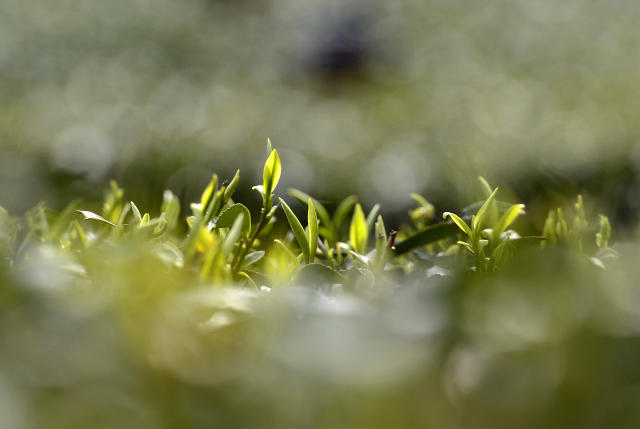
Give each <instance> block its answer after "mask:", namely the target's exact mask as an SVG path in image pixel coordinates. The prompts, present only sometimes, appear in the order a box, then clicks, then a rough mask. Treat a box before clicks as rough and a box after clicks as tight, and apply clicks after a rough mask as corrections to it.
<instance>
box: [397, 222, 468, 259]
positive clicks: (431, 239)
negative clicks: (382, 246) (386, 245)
mask: <svg viewBox="0 0 640 429" xmlns="http://www.w3.org/2000/svg"><path fill="white" fill-rule="evenodd" d="M459 231H460V228H458V226H457V224H453V223H439V224H437V225H431V226H428V227H427V228H425V229H423V230H422V231H420V232H418V233H417V234H414V235H412V236H411V237H409V238H407V239H406V240H404V241H402V242H400V243H396V244H395V246H394V248H395V250H394V252H393V253H394V254H395V255H402V254H404V253H407V252H410V251H412V250H413V249H417V248H419V247H422V246H426V245H427V244H431V243H435V242H436V241H440V240H442V239H445V238H448V237H451V236H454V235H456V234H457V233H458V232H459Z"/></svg>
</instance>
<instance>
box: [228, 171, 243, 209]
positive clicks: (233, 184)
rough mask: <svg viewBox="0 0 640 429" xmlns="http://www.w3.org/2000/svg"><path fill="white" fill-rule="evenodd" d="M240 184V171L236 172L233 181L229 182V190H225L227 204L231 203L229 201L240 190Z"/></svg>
mask: <svg viewBox="0 0 640 429" xmlns="http://www.w3.org/2000/svg"><path fill="white" fill-rule="evenodd" d="M238 183H240V170H237V171H236V174H235V175H234V176H233V179H231V182H229V185H227V188H226V189H225V190H224V202H225V203H226V202H227V201H229V199H231V196H232V195H233V193H234V192H235V191H236V189H237V188H238Z"/></svg>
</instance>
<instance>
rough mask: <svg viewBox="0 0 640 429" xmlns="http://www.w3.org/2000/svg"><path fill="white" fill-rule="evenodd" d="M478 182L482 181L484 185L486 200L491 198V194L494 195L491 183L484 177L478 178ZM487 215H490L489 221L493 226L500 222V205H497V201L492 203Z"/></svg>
mask: <svg viewBox="0 0 640 429" xmlns="http://www.w3.org/2000/svg"><path fill="white" fill-rule="evenodd" d="M478 180H479V181H480V184H481V185H482V189H483V191H484V194H485V198H489V197H491V194H492V193H493V189H492V188H491V185H489V182H487V181H486V180H485V178H484V177H482V176H478ZM487 212H488V213H487V214H488V218H489V219H488V220H489V224H490V225H493V224H494V223H495V222H496V221H497V220H498V205H497V204H496V201H495V200H494V201H492V202H491V204H489V207H488V210H487Z"/></svg>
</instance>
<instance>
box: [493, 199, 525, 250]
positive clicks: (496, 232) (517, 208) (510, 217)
mask: <svg viewBox="0 0 640 429" xmlns="http://www.w3.org/2000/svg"><path fill="white" fill-rule="evenodd" d="M522 213H524V204H514V205H513V206H511V207H510V208H509V210H507V211H506V212H504V214H503V215H502V217H501V218H500V220H499V221H498V224H497V225H496V227H495V228H494V229H493V233H492V236H493V237H492V239H493V241H494V242H497V241H498V239H499V238H500V234H502V233H503V232H504V231H506V229H507V228H509V225H511V224H512V223H513V221H515V220H516V218H517V217H518V216H520V215H521V214H522Z"/></svg>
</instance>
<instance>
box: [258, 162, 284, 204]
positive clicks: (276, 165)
mask: <svg viewBox="0 0 640 429" xmlns="http://www.w3.org/2000/svg"><path fill="white" fill-rule="evenodd" d="M281 173H282V164H281V163H280V157H279V156H278V151H277V150H276V149H273V150H272V151H271V154H270V155H269V157H268V158H267V161H266V162H265V163H264V170H263V172H262V187H263V189H262V190H263V192H264V197H265V204H266V205H267V206H269V208H271V194H272V193H273V191H274V189H275V188H276V185H277V184H278V181H279V180H280V174H281Z"/></svg>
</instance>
